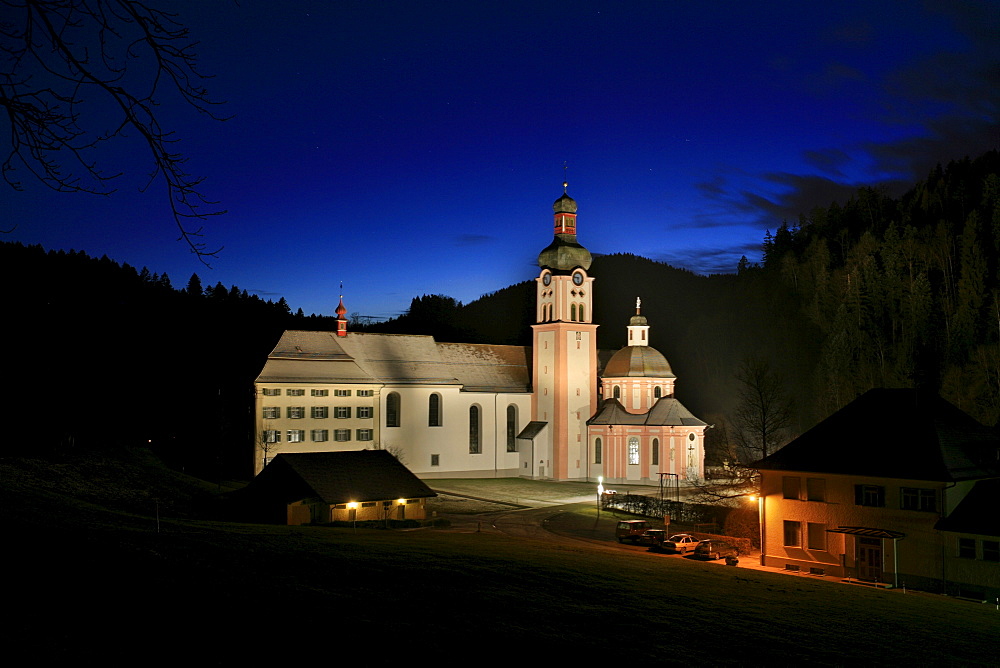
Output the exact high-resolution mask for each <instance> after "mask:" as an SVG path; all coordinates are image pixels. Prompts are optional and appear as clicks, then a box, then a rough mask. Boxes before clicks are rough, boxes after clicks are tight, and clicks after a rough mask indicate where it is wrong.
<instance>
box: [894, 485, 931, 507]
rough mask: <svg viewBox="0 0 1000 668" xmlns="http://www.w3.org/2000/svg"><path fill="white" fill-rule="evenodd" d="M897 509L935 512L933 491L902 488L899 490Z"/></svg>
mask: <svg viewBox="0 0 1000 668" xmlns="http://www.w3.org/2000/svg"><path fill="white" fill-rule="evenodd" d="M899 507H900V508H902V509H903V510H922V511H924V512H928V513H933V512H937V495H936V494H935V492H934V490H933V489H922V488H920V487H902V488H900V490H899Z"/></svg>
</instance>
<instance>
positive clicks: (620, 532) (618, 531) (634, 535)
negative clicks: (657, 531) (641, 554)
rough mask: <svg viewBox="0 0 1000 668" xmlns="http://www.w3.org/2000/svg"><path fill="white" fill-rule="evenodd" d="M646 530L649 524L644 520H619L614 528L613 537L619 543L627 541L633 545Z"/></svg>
mask: <svg viewBox="0 0 1000 668" xmlns="http://www.w3.org/2000/svg"><path fill="white" fill-rule="evenodd" d="M648 528H649V523H648V522H646V520H621V521H620V522H618V526H616V527H615V537H617V538H618V542H619V543H624V542H625V541H627V540H630V541H632V542H633V543H635V542H636V541H638V540H639V537H640V536H642V534H643V533H645V532H646V529H648Z"/></svg>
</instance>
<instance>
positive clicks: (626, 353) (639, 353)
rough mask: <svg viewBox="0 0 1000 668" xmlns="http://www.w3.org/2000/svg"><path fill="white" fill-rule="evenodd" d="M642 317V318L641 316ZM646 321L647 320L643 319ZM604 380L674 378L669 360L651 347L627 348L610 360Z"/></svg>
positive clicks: (606, 366) (605, 368) (605, 369)
mask: <svg viewBox="0 0 1000 668" xmlns="http://www.w3.org/2000/svg"><path fill="white" fill-rule="evenodd" d="M639 317H642V316H639ZM643 319H644V320H645V318H643ZM601 375H602V376H603V377H604V378H624V377H633V378H635V377H640V378H674V377H675V376H674V373H673V371H671V370H670V364H668V363H667V358H666V357H664V356H663V354H662V353H661V352H660V351H659V350H657V349H656V348H651V347H650V346H625V347H624V348H622V349H621V350H619V351H618V352H616V353H615V354H614V355H612V356H611V359H610V360H608V363H607V364H606V365H605V367H604V373H603V374H601Z"/></svg>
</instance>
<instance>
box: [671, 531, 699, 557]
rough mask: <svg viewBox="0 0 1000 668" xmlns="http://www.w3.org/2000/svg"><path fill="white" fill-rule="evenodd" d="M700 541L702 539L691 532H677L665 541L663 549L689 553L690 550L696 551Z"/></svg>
mask: <svg viewBox="0 0 1000 668" xmlns="http://www.w3.org/2000/svg"><path fill="white" fill-rule="evenodd" d="M699 542H701V541H699V540H698V539H697V538H695V537H694V536H692V535H691V534H689V533H675V534H674V535H673V536H671V537H670V538H668V539H667V540H665V541H663V551H664V552H677V553H679V554H687V553H688V552H694V548H696V547H698V543H699Z"/></svg>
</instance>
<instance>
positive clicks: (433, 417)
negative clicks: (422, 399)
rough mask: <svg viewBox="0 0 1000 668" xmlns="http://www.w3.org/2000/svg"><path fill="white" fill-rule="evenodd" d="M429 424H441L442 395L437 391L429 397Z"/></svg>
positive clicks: (434, 425)
mask: <svg viewBox="0 0 1000 668" xmlns="http://www.w3.org/2000/svg"><path fill="white" fill-rule="evenodd" d="M427 426H428V427H440V426H441V395H440V394H438V393H437V392H435V393H434V394H432V395H431V396H430V397H429V398H428V399H427Z"/></svg>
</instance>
